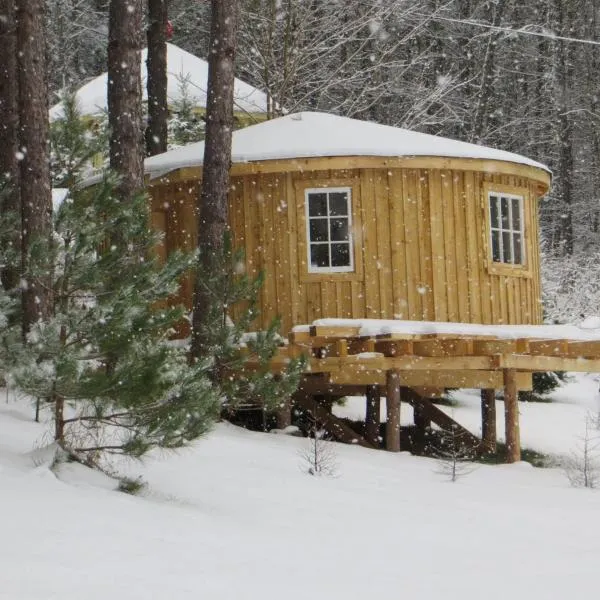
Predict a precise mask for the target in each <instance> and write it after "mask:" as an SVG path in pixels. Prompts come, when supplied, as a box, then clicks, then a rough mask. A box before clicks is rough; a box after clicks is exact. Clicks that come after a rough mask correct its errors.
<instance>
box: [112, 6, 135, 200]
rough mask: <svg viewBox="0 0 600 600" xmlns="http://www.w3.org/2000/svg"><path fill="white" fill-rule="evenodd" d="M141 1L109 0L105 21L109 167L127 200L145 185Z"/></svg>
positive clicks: (122, 197) (123, 198) (123, 196)
mask: <svg viewBox="0 0 600 600" xmlns="http://www.w3.org/2000/svg"><path fill="white" fill-rule="evenodd" d="M142 8H143V5H142V0H128V1H127V2H124V1H123V0H111V3H110V7H109V20H108V124H109V128H110V140H109V155H110V168H111V169H112V171H113V172H114V173H116V174H117V175H118V176H119V177H120V183H119V188H118V192H119V195H120V197H121V200H122V201H124V202H127V201H128V200H130V199H131V198H132V197H133V196H134V195H135V194H136V193H138V192H139V191H140V190H141V189H142V187H143V185H144V156H143V144H142V137H143V127H142V78H141V65H140V61H141V51H142V14H143V10H142Z"/></svg>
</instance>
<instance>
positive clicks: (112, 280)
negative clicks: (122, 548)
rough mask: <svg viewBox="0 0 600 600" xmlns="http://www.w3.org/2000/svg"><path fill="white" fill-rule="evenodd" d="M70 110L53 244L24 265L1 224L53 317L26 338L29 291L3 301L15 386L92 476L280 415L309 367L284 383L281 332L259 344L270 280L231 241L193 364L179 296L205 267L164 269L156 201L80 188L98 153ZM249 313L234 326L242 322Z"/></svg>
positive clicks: (180, 263)
mask: <svg viewBox="0 0 600 600" xmlns="http://www.w3.org/2000/svg"><path fill="white" fill-rule="evenodd" d="M65 106H66V109H65V119H64V121H63V122H61V123H60V124H59V125H56V126H55V127H54V134H55V135H57V136H58V137H57V138H55V140H54V143H53V147H54V148H55V149H57V148H59V149H61V150H60V152H58V150H56V151H55V157H56V163H55V165H56V168H57V170H56V171H55V173H54V180H55V181H56V182H61V184H62V185H65V186H66V187H67V188H68V189H69V193H68V196H67V198H66V199H65V200H64V201H63V202H62V203H61V204H60V206H58V207H55V210H54V215H53V234H52V237H51V239H45V240H36V241H35V242H34V243H33V244H32V247H31V248H29V249H27V255H26V257H25V260H21V258H20V256H18V253H15V252H14V243H13V244H12V246H11V238H10V235H9V234H10V232H11V231H14V221H13V220H11V219H14V217H15V215H11V214H9V212H10V211H7V212H4V213H2V215H0V238H2V239H1V240H0V241H2V243H1V244H0V248H1V254H2V256H1V258H2V266H5V265H17V266H18V268H19V269H20V273H21V275H22V277H21V280H22V281H24V280H25V279H26V278H25V277H23V275H27V274H28V273H27V271H29V270H31V271H32V272H37V273H43V274H44V276H45V279H44V280H45V281H49V282H50V284H49V285H51V286H52V292H53V293H52V297H53V303H52V310H51V315H50V316H49V317H47V318H44V319H43V320H40V321H39V322H37V323H35V324H34V325H33V326H32V327H31V328H30V330H29V331H28V332H27V334H26V336H25V337H23V335H22V332H21V323H20V318H19V310H18V307H19V302H18V296H19V289H18V285H17V286H16V287H14V288H13V289H12V290H6V291H5V290H4V289H3V290H2V292H1V294H0V310H1V311H2V318H1V319H0V334H1V335H0V343H1V344H0V363H1V364H0V367H2V369H3V373H4V375H5V377H6V379H7V380H8V381H10V382H11V385H14V386H16V387H18V388H19V389H20V390H22V391H23V392H25V393H27V394H29V395H30V396H32V397H33V398H37V399H39V400H38V406H39V408H40V409H41V411H44V412H46V413H49V414H50V415H51V418H52V422H53V423H54V439H55V441H56V442H57V443H58V444H59V445H60V446H61V447H62V448H63V449H64V450H65V451H66V452H68V453H69V454H70V455H71V456H73V457H75V458H76V459H78V460H81V461H84V462H87V463H89V464H92V465H103V464H104V461H105V459H106V457H107V454H127V455H132V456H136V457H139V456H142V455H143V454H144V453H146V452H147V451H148V450H150V449H152V448H155V447H160V448H178V447H181V446H184V445H186V444H187V443H188V442H190V441H191V440H194V439H196V438H197V437H199V436H201V435H202V434H204V433H205V432H206V431H207V430H208V429H209V428H210V427H211V425H212V424H213V423H214V421H215V420H216V419H218V418H219V416H220V414H221V412H222V410H223V408H232V407H237V406H239V405H240V404H242V403H248V402H251V403H260V405H262V406H264V407H265V408H268V409H270V408H275V407H277V406H278V405H279V404H280V403H281V402H282V401H283V400H285V399H286V398H287V397H289V395H291V394H292V393H293V391H294V390H295V388H296V387H297V384H298V381H299V377H300V374H301V371H302V367H303V364H302V361H301V360H294V361H290V363H289V364H288V365H287V368H286V369H284V371H283V372H281V373H277V374H276V375H274V374H272V372H271V369H270V368H269V362H270V360H271V359H272V358H273V356H274V355H275V353H276V352H277V347H278V346H279V345H280V344H281V343H282V340H281V338H280V337H279V336H278V334H277V326H278V324H277V323H273V324H272V326H271V327H269V329H268V330H267V331H263V332H257V333H253V334H249V333H248V331H249V330H250V328H251V324H252V323H253V321H254V320H255V319H256V317H257V315H258V313H257V310H256V298H257V294H258V291H259V288H260V285H261V284H262V277H259V278H257V279H251V278H249V277H247V276H246V275H245V274H244V273H240V269H239V265H240V264H241V263H242V257H241V256H240V254H239V253H237V252H234V251H233V250H232V245H231V243H230V242H229V240H227V242H226V244H225V251H224V253H223V254H222V256H221V258H220V259H219V260H213V261H211V263H212V264H211V268H210V269H209V270H208V271H206V272H204V271H203V270H202V269H200V272H199V273H198V277H199V280H200V281H202V282H203V285H205V286H207V288H208V289H209V290H211V294H210V298H211V301H210V302H209V303H208V305H207V306H206V307H205V310H206V311H207V317H208V318H207V319H205V323H206V327H205V328H204V330H203V331H201V332H199V334H200V335H202V337H203V339H204V341H205V347H206V348H207V349H208V351H207V352H206V354H205V355H203V356H202V357H201V358H196V359H194V360H192V359H191V357H190V352H189V348H188V344H187V341H186V340H176V339H174V334H175V330H176V328H177V326H178V325H180V324H181V323H182V320H183V319H185V317H186V315H185V309H184V307H183V306H181V305H180V304H178V302H177V301H176V294H177V292H178V288H179V282H180V281H181V279H182V277H183V276H184V275H185V274H186V273H189V272H190V270H193V269H195V268H197V265H198V264H199V263H198V256H197V253H191V254H187V255H186V254H183V253H178V252H175V253H171V254H170V255H169V257H168V258H167V259H166V260H164V261H161V260H160V259H159V257H158V255H157V252H156V248H157V245H158V244H159V243H160V234H159V233H157V232H155V231H153V230H152V229H151V227H150V212H149V211H150V208H149V204H150V203H149V201H148V198H147V196H146V195H145V194H143V193H140V194H139V195H138V196H137V197H135V198H134V199H133V200H131V201H128V202H122V201H121V199H120V198H119V196H118V181H117V180H116V179H115V178H113V177H111V176H106V177H104V179H102V180H101V181H98V182H97V183H96V184H95V185H93V186H87V187H86V186H83V185H81V178H82V173H83V172H85V171H87V170H88V166H89V161H90V160H91V159H92V157H93V156H94V155H96V153H97V148H96V146H95V145H94V144H91V145H90V144H88V143H86V140H89V136H88V132H87V130H86V128H85V127H82V124H81V119H80V118H79V116H78V111H77V108H76V105H75V103H74V101H69V100H68V99H67V100H66V102H65ZM2 232H7V236H8V237H7V236H3V235H2ZM5 237H6V240H4V238H5ZM16 254H17V255H16ZM5 287H6V286H5ZM238 306H243V309H241V308H240V309H237V308H236V311H235V313H236V320H235V323H234V322H233V321H232V320H231V319H230V315H231V314H232V310H233V308H234V307H238ZM4 315H8V316H9V317H10V318H5V316H4Z"/></svg>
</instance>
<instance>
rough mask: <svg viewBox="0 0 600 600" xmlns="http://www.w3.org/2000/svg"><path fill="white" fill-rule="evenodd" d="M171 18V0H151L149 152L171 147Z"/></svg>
mask: <svg viewBox="0 0 600 600" xmlns="http://www.w3.org/2000/svg"><path fill="white" fill-rule="evenodd" d="M167 20H168V9H167V0H148V21H149V24H148V32H147V36H148V61H147V65H148V126H147V127H146V154H147V155H148V156H154V155H155V154H161V153H162V152H166V151H167V117H168V106H167Z"/></svg>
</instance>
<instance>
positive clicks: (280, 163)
mask: <svg viewBox="0 0 600 600" xmlns="http://www.w3.org/2000/svg"><path fill="white" fill-rule="evenodd" d="M395 168H396V169H400V168H404V169H432V168H435V169H450V170H458V171H482V172H483V171H496V172H499V173H504V174H513V175H517V176H519V177H526V178H527V179H531V180H533V181H535V182H539V184H540V187H541V189H542V190H547V189H548V188H549V187H550V181H551V176H550V174H549V173H548V172H547V171H545V170H543V169H539V168H536V167H532V166H529V165H522V164H518V163H513V162H506V161H496V160H494V161H489V160H485V159H477V158H446V157H440V156H413V157H410V156H406V157H389V156H386V157H379V156H331V157H316V158H293V159H280V160H267V161H259V162H240V163H235V164H233V165H232V166H231V174H232V175H254V174H258V173H281V172H284V173H286V172H295V173H300V174H302V173H306V172H309V173H310V171H326V170H329V169H334V170H344V171H347V170H348V169H395ZM200 174H201V168H200V167H187V168H183V169H179V170H177V171H175V172H173V173H169V174H168V175H167V176H165V177H164V178H163V180H169V181H176V180H189V179H197V178H198V177H199V176H200Z"/></svg>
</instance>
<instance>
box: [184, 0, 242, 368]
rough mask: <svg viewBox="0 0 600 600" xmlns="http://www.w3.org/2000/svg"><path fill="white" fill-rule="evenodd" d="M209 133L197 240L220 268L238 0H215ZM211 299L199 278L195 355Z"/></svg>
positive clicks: (210, 263) (207, 259)
mask: <svg viewBox="0 0 600 600" xmlns="http://www.w3.org/2000/svg"><path fill="white" fill-rule="evenodd" d="M211 7H212V13H211V14H212V21H211V32H210V40H211V41H210V53H209V61H208V90H207V103H206V138H205V146H204V168H203V174H202V188H201V190H200V198H199V206H198V241H199V247H200V261H201V267H202V268H203V270H204V271H206V272H211V270H212V269H215V268H217V265H218V264H219V259H220V258H221V257H222V254H223V249H224V248H223V245H224V236H225V232H226V231H227V202H228V194H229V167H230V163H231V133H232V131H233V85H234V65H235V50H236V32H237V23H238V6H237V0H212V4H211ZM210 302H211V298H210V296H209V294H208V293H207V291H206V290H205V289H204V287H203V286H201V285H198V283H196V288H195V291H194V317H193V328H192V354H193V356H196V357H198V356H203V355H204V354H206V347H205V344H204V340H203V336H202V330H203V328H204V326H205V325H206V318H207V314H208V311H207V310H206V307H207V306H210Z"/></svg>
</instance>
